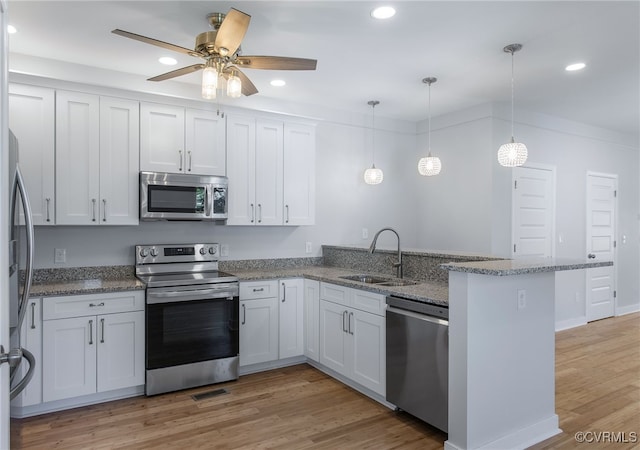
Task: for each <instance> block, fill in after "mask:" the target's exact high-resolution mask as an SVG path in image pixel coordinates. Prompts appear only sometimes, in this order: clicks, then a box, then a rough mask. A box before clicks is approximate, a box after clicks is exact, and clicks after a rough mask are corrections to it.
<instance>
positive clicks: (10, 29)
mask: <svg viewBox="0 0 640 450" xmlns="http://www.w3.org/2000/svg"><path fill="white" fill-rule="evenodd" d="M17 32H18V30H17V29H16V27H14V26H13V25H7V33H9V34H14V33H17Z"/></svg>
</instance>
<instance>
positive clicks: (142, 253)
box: [140, 248, 149, 258]
mask: <svg viewBox="0 0 640 450" xmlns="http://www.w3.org/2000/svg"><path fill="white" fill-rule="evenodd" d="M148 254H149V250H147V249H146V248H141V249H140V256H142V257H143V258H146V257H147V255H148Z"/></svg>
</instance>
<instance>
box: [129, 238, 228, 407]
mask: <svg viewBox="0 0 640 450" xmlns="http://www.w3.org/2000/svg"><path fill="white" fill-rule="evenodd" d="M218 253H219V245H218V244H180V245H137V246H136V276H137V277H138V278H139V279H140V280H141V281H143V282H144V283H146V285H147V305H146V344H145V345H146V374H147V380H146V394H147V395H155V394H160V393H163V392H170V391H176V390H179V389H186V388H190V387H195V386H202V385H205V384H212V383H219V382H222V381H229V380H235V379H237V378H238V363H239V357H238V348H239V327H238V322H239V297H238V292H239V289H238V278H237V277H235V276H233V275H230V274H228V273H225V272H220V271H219V270H218Z"/></svg>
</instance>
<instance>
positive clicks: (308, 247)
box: [304, 242, 313, 253]
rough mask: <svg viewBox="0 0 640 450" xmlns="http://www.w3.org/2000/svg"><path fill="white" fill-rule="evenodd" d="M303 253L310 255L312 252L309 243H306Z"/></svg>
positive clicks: (311, 246)
mask: <svg viewBox="0 0 640 450" xmlns="http://www.w3.org/2000/svg"><path fill="white" fill-rule="evenodd" d="M304 251H305V252H306V253H311V252H312V251H313V245H312V244H311V242H307V243H306V244H305V246H304Z"/></svg>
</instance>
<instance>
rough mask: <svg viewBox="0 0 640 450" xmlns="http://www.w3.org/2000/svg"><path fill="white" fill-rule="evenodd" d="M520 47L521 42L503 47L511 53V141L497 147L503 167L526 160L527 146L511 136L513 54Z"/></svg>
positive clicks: (515, 164) (520, 163)
mask: <svg viewBox="0 0 640 450" xmlns="http://www.w3.org/2000/svg"><path fill="white" fill-rule="evenodd" d="M521 49H522V44H510V45H507V46H506V47H505V48H503V50H504V52H505V53H511V141H510V142H508V143H506V144H502V145H501V146H500V148H499V149H498V162H499V163H500V165H502V166H504V167H517V166H521V165H523V164H524V163H525V162H526V161H527V154H528V152H527V146H526V145H524V144H523V143H521V142H516V141H515V139H514V138H513V97H514V95H513V91H514V89H513V85H514V82H513V54H514V53H515V52H518V51H520V50H521Z"/></svg>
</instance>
